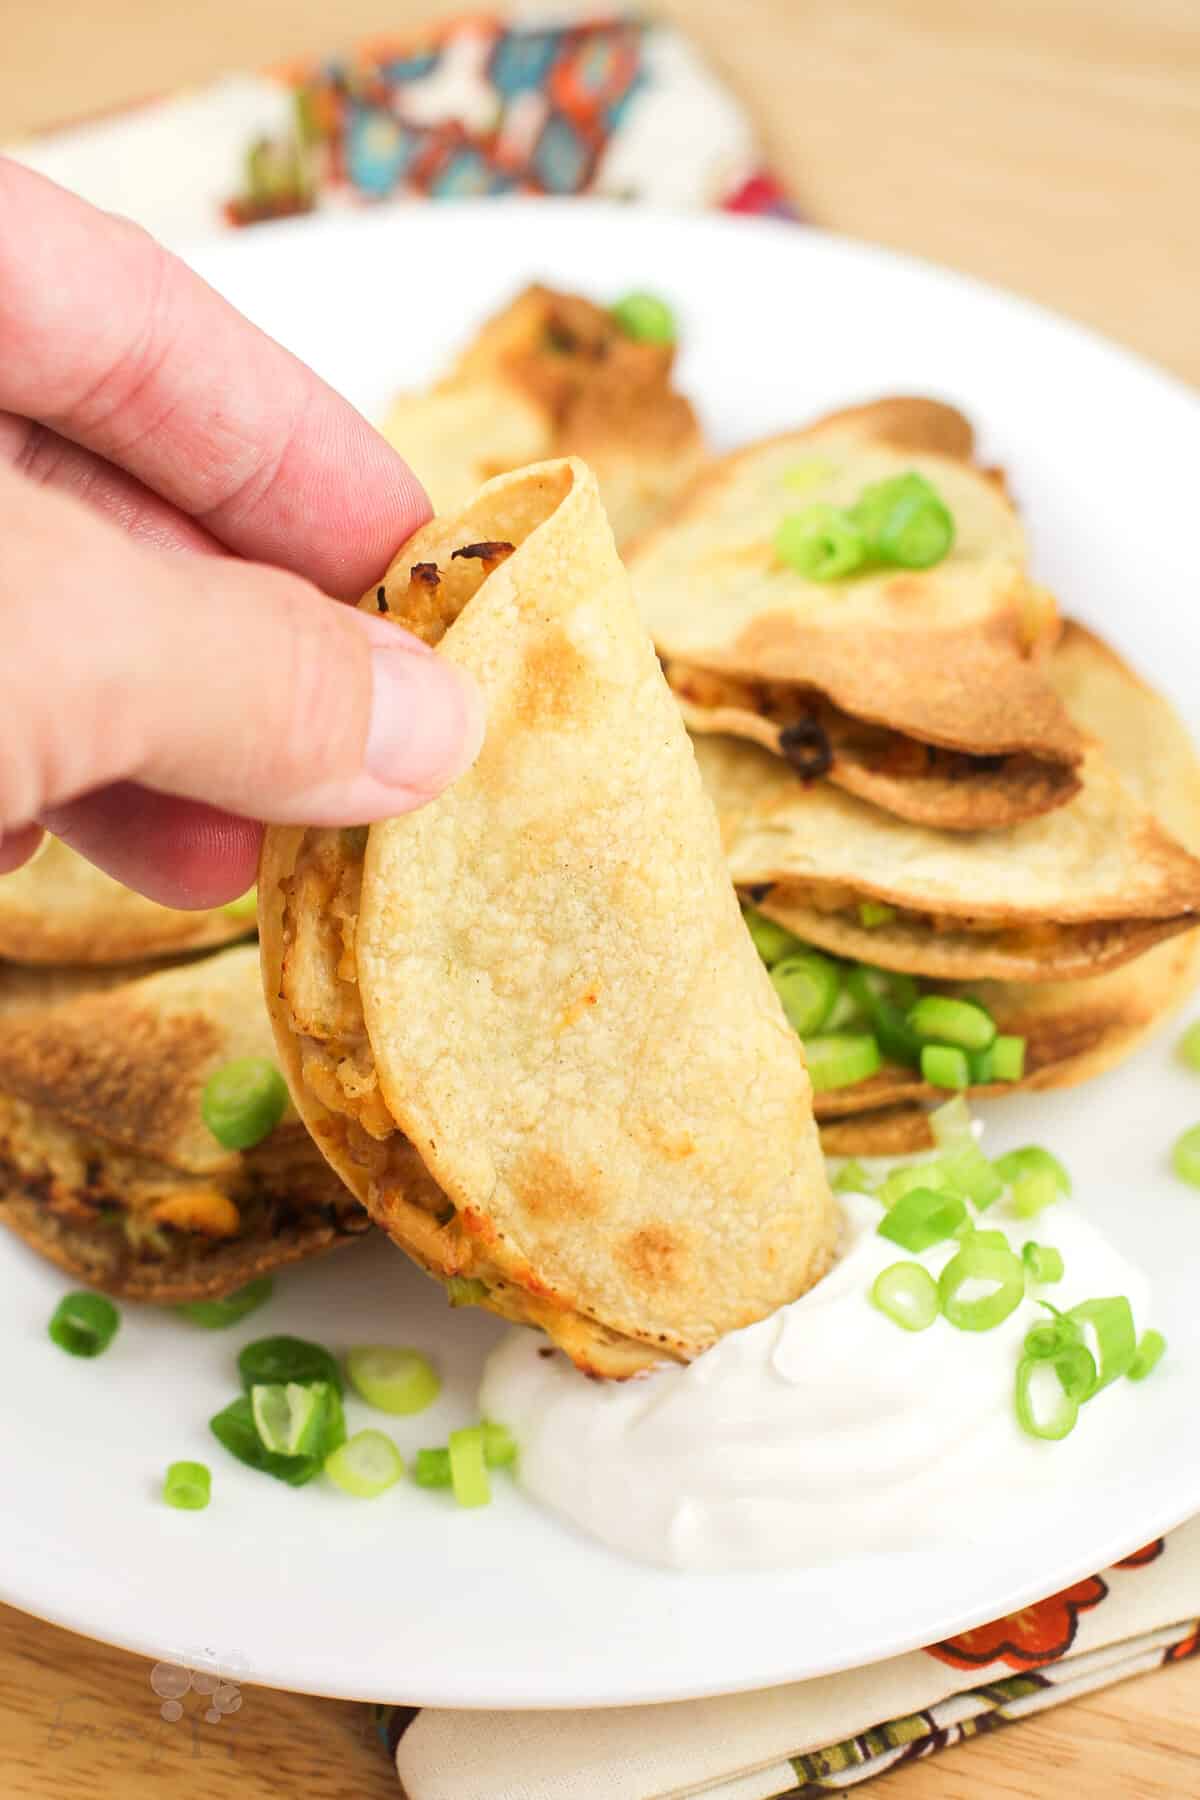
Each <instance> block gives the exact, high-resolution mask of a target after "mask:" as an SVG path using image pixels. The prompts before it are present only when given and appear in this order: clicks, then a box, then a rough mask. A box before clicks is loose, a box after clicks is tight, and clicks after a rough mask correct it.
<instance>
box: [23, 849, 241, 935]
mask: <svg viewBox="0 0 1200 1800" xmlns="http://www.w3.org/2000/svg"><path fill="white" fill-rule="evenodd" d="M253 923H254V922H253V919H247V918H245V917H241V918H238V917H236V916H235V915H233V914H231V913H229V912H227V911H226V910H225V909H224V908H223V907H219V906H218V907H214V908H211V909H210V910H209V911H207V912H177V911H176V910H175V909H174V908H172V907H169V906H159V905H157V904H156V902H155V901H153V900H147V899H146V898H145V896H144V895H143V894H135V893H134V892H133V891H132V889H130V888H127V887H122V885H121V883H120V882H119V881H114V880H113V879H112V876H111V875H105V874H104V873H103V871H102V870H100V869H97V868H96V866H95V865H94V864H93V863H90V862H88V861H86V859H85V858H84V857H82V856H77V855H76V853H75V852H74V851H73V850H68V848H67V846H66V845H65V844H62V843H60V842H59V841H58V839H57V838H49V839H47V840H46V844H45V847H44V849H43V850H42V851H41V853H40V854H39V855H38V856H36V857H35V858H34V859H33V861H32V862H29V863H26V864H25V865H24V866H23V867H22V868H20V869H16V870H14V872H13V873H12V874H11V875H3V876H0V957H8V958H10V959H11V960H12V961H13V962H20V963H67V964H74V965H80V964H101V963H137V962H142V961H144V960H146V959H147V958H151V957H158V956H170V955H174V954H176V953H178V952H182V951H187V950H203V949H210V948H212V947H213V946H215V945H217V944H231V943H233V942H234V940H235V939H237V938H243V937H246V936H247V935H248V934H249V932H250V931H251V930H252V929H253Z"/></svg>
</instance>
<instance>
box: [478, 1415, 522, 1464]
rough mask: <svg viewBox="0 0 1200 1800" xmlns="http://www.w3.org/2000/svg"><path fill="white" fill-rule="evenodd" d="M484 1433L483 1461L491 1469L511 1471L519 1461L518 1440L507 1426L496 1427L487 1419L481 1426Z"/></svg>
mask: <svg viewBox="0 0 1200 1800" xmlns="http://www.w3.org/2000/svg"><path fill="white" fill-rule="evenodd" d="M480 1430H481V1431H482V1432H483V1460H484V1462H485V1463H486V1464H487V1466H488V1468H489V1469H510V1468H511V1467H512V1465H513V1464H514V1463H515V1462H516V1460H517V1440H516V1438H515V1437H514V1436H513V1434H512V1432H511V1431H510V1430H509V1429H508V1426H507V1425H494V1424H493V1423H492V1421H491V1420H490V1419H485V1420H484V1421H483V1423H482V1425H481V1426H480Z"/></svg>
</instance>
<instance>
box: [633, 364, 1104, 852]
mask: <svg viewBox="0 0 1200 1800" xmlns="http://www.w3.org/2000/svg"><path fill="white" fill-rule="evenodd" d="M971 441H972V440H971V429H970V426H969V425H968V424H967V421H966V420H965V419H963V418H962V416H961V414H959V413H956V412H955V411H954V410H953V409H952V408H950V407H946V406H942V405H940V404H939V403H937V402H935V401H930V400H917V399H892V400H882V401H878V402H876V403H875V404H873V405H870V406H862V407H856V408H853V409H851V410H850V411H847V412H841V413H835V414H833V415H831V416H830V417H828V418H826V419H822V420H820V421H818V423H817V424H816V425H814V426H811V427H810V428H809V429H808V430H806V431H799V432H791V433H788V434H786V435H784V436H782V437H777V438H772V439H769V440H767V441H765V442H763V443H759V444H753V445H751V446H749V448H747V449H743V450H740V451H737V452H735V453H734V454H733V455H731V456H727V457H725V458H723V459H722V460H721V461H719V462H717V463H713V464H711V465H710V466H709V467H708V468H707V469H706V470H705V471H704V472H703V473H702V474H701V475H700V476H699V477H698V478H697V479H696V480H695V481H694V482H693V484H692V485H691V487H690V488H689V489H688V491H687V492H686V494H684V495H683V497H682V498H681V499H680V500H679V501H678V502H676V504H675V505H674V506H673V507H672V508H671V510H670V512H669V513H667V514H666V515H665V516H664V517H663V518H662V519H660V520H659V522H658V524H657V525H656V526H654V527H653V528H652V529H651V530H650V531H648V532H647V533H645V534H644V535H643V536H641V537H639V538H638V539H637V540H636V541H635V542H634V543H633V544H632V545H631V546H630V549H629V559H628V560H629V566H630V572H631V575H632V578H633V583H634V591H635V593H636V595H637V598H638V602H639V605H640V606H641V608H642V611H643V614H644V616H645V618H646V621H647V623H648V624H649V626H650V630H651V634H652V636H653V637H654V640H655V642H656V644H657V646H658V649H659V652H660V655H661V656H662V658H663V662H664V666H665V668H666V671H667V676H668V679H669V681H670V682H671V685H672V687H673V688H674V689H675V691H676V693H677V694H678V695H679V698H680V702H681V705H682V706H683V710H684V715H685V718H686V719H687V722H688V724H689V726H690V727H691V729H692V730H693V731H717V732H725V733H729V734H732V735H734V736H739V737H747V738H750V739H752V740H753V741H756V742H758V743H760V744H762V745H764V746H765V747H766V748H767V749H769V750H771V751H772V752H774V753H776V754H777V755H779V756H780V757H782V758H783V759H784V760H785V761H786V762H788V763H789V765H790V766H792V767H793V769H794V770H795V772H796V773H798V774H799V775H800V776H802V777H804V778H809V777H812V778H816V777H819V776H823V777H824V778H825V779H826V780H828V781H830V782H832V783H834V784H835V785H836V786H838V787H841V788H843V789H845V790H846V791H847V792H849V793H852V794H855V795H857V796H859V797H860V798H862V799H865V800H870V801H871V802H873V803H874V804H875V805H876V806H881V807H885V808H887V809H888V810H889V811H891V812H893V813H895V814H896V815H898V816H899V817H901V818H905V819H908V820H910V821H912V822H913V823H916V824H923V825H932V826H937V827H939V828H940V829H942V830H964V831H967V830H970V831H973V830H978V829H982V828H987V827H998V826H1007V825H1011V824H1014V823H1016V822H1017V821H1018V820H1021V819H1026V818H1032V817H1034V816H1036V815H1037V814H1040V813H1043V812H1047V811H1050V810H1051V809H1053V808H1054V807H1056V806H1061V805H1063V804H1065V803H1066V802H1067V801H1068V800H1069V799H1070V798H1071V796H1072V795H1073V794H1074V793H1075V791H1076V789H1077V785H1078V779H1077V773H1076V771H1077V768H1078V765H1079V763H1080V761H1081V758H1082V755H1083V750H1084V744H1083V741H1082V738H1081V736H1080V734H1079V732H1078V731H1077V730H1076V728H1075V727H1074V726H1073V724H1072V723H1071V720H1070V718H1069V717H1068V715H1067V713H1066V711H1065V710H1064V708H1063V707H1062V705H1061V703H1060V701H1059V699H1058V697H1057V695H1056V694H1055V692H1054V690H1053V688H1052V687H1051V686H1050V684H1049V683H1048V682H1047V681H1046V679H1045V676H1044V673H1043V671H1042V669H1041V666H1040V661H1041V653H1042V652H1044V650H1045V649H1046V648H1047V647H1048V646H1049V645H1050V644H1051V643H1052V642H1053V639H1054V635H1055V630H1056V620H1055V613H1054V607H1053V603H1052V602H1051V601H1050V600H1049V598H1048V596H1047V595H1046V594H1045V593H1044V591H1043V590H1041V589H1039V588H1037V587H1035V586H1034V584H1033V583H1032V582H1031V581H1030V579H1029V576H1028V574H1027V570H1026V548H1025V539H1024V533H1023V531H1022V529H1021V525H1020V521H1019V520H1018V518H1017V515H1016V513H1015V512H1014V510H1013V507H1012V505H1011V503H1010V501H1009V499H1008V497H1007V494H1006V493H1005V490H1004V486H1003V482H1002V481H1001V480H1000V479H999V478H998V477H997V476H996V475H995V474H994V472H991V471H988V470H984V469H982V468H979V467H978V466H977V465H975V464H974V463H972V462H971V461H970V451H971ZM913 469H915V470H918V471H919V472H920V473H922V474H924V475H925V476H927V477H928V479H929V480H931V481H932V482H933V483H934V485H935V486H936V487H937V489H938V490H939V492H940V493H941V495H942V497H943V499H944V500H945V502H946V504H947V505H948V506H949V508H950V510H951V512H952V513H953V515H954V519H955V525H956V540H955V544H954V547H953V548H952V550H951V552H950V554H949V555H948V556H946V557H945V558H944V559H943V561H942V562H940V563H938V564H936V565H935V566H934V567H933V568H929V569H923V570H916V569H875V570H869V571H867V572H866V573H864V574H861V575H857V576H855V577H854V578H853V579H850V580H846V581H841V582H836V583H829V582H811V581H808V580H806V579H805V578H804V577H803V576H801V575H799V574H797V573H796V572H795V571H794V570H793V569H790V568H789V567H787V566H786V565H785V564H783V563H782V562H780V560H779V558H778V557H777V556H776V554H775V551H774V548H773V539H774V535H775V532H776V530H777V528H778V526H779V524H780V522H781V521H782V520H783V518H784V517H785V516H786V515H787V514H789V513H792V512H795V511H797V510H798V509H800V508H802V507H805V506H808V505H811V504H830V505H834V506H839V507H841V506H847V505H850V504H852V503H853V501H854V500H855V499H856V498H857V497H858V495H859V494H860V493H861V492H862V491H863V489H864V488H865V487H867V486H868V485H870V484H871V483H874V482H878V481H882V480H887V479H890V478H891V477H893V476H896V475H899V474H902V473H904V472H906V471H908V470H913Z"/></svg>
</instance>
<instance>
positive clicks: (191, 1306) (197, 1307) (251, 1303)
mask: <svg viewBox="0 0 1200 1800" xmlns="http://www.w3.org/2000/svg"><path fill="white" fill-rule="evenodd" d="M274 1287H275V1283H274V1282H273V1281H272V1280H271V1277H270V1276H269V1275H260V1276H259V1277H258V1278H257V1280H255V1281H248V1282H247V1283H246V1285H245V1287H240V1288H238V1289H237V1291H236V1293H232V1294H224V1295H222V1297H221V1298H220V1299H219V1300H185V1301H184V1302H183V1303H182V1304H181V1305H179V1306H177V1307H176V1308H175V1311H176V1312H177V1313H181V1314H182V1315H183V1317H184V1318H185V1319H190V1320H191V1322H192V1324H193V1325H203V1326H204V1328H205V1330H207V1331H224V1329H225V1327H226V1326H227V1325H236V1324H237V1323H238V1322H239V1320H241V1319H244V1318H246V1316H247V1315H248V1314H249V1313H252V1312H257V1310H258V1308H259V1307H260V1306H265V1305H266V1303H267V1301H268V1300H269V1299H270V1298H271V1294H272V1292H273V1290H274Z"/></svg>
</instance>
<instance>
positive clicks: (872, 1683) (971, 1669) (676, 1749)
mask: <svg viewBox="0 0 1200 1800" xmlns="http://www.w3.org/2000/svg"><path fill="white" fill-rule="evenodd" d="M1198 1615H1200V1519H1197V1520H1193V1521H1191V1522H1190V1523H1189V1524H1187V1525H1184V1526H1181V1527H1180V1529H1179V1530H1178V1531H1176V1532H1174V1533H1172V1535H1171V1536H1170V1537H1168V1538H1158V1539H1156V1540H1155V1542H1154V1543H1152V1544H1147V1545H1146V1546H1145V1548H1144V1549H1142V1550H1139V1551H1137V1552H1135V1554H1134V1555H1132V1556H1127V1557H1126V1558H1125V1559H1124V1561H1123V1562H1119V1563H1117V1565H1116V1566H1115V1568H1112V1569H1106V1570H1105V1572H1104V1574H1103V1575H1091V1576H1089V1577H1088V1578H1087V1579H1086V1580H1084V1581H1077V1582H1076V1583H1075V1584H1074V1586H1073V1587H1069V1588H1065V1589H1064V1590H1063V1592H1062V1593H1059V1594H1054V1595H1052V1596H1051V1597H1050V1599H1048V1600H1042V1601H1039V1602H1038V1604H1037V1605H1035V1606H1029V1607H1026V1608H1025V1609H1024V1611H1022V1612H1019V1613H1014V1614H1013V1615H1012V1616H1011V1617H1010V1618H1006V1619H998V1620H997V1621H996V1622H995V1623H994V1624H992V1625H981V1626H979V1627H978V1628H977V1629H976V1630H974V1631H967V1632H964V1633H963V1634H962V1635H961V1636H960V1637H956V1638H949V1639H947V1640H946V1642H945V1643H941V1644H933V1645H931V1646H930V1647H929V1649H927V1650H916V1651H913V1652H912V1653H911V1654H910V1655H908V1656H897V1657H893V1658H892V1660H891V1661H889V1662H884V1663H876V1664H874V1665H872V1666H870V1667H867V1668H862V1669H850V1670H847V1671H846V1672H845V1673H844V1674H841V1675H829V1676H825V1677H823V1678H822V1679H819V1680H816V1681H803V1682H796V1683H795V1684H793V1685H792V1686H790V1687H781V1688H770V1689H767V1690H765V1691H763V1692H762V1693H758V1694H731V1695H729V1696H728V1697H726V1698H722V1699H717V1700H693V1701H683V1702H679V1703H676V1704H673V1705H667V1706H644V1707H619V1708H615V1709H613V1710H610V1711H600V1712H569V1713H568V1712H541V1713H538V1712H523V1713H464V1712H443V1711H438V1710H435V1709H432V1708H431V1709H427V1710H425V1711H423V1712H415V1711H414V1710H413V1709H412V1708H408V1707H391V1708H382V1709H380V1713H379V1724H380V1730H381V1733H382V1734H383V1736H384V1738H385V1740H386V1742H387V1743H388V1745H389V1747H390V1748H392V1749H393V1750H394V1752H395V1757H396V1767H397V1769H398V1771H399V1774H400V1779H401V1782H402V1784H403V1788H404V1792H405V1793H406V1795H408V1797H409V1800H499V1797H500V1796H502V1795H503V1796H506V1797H512V1800H516V1797H517V1796H519V1800H687V1797H688V1796H692V1795H700V1794H703V1795H704V1796H705V1800H785V1797H786V1800H817V1796H818V1795H828V1794H829V1793H830V1792H834V1791H838V1790H840V1789H843V1788H851V1787H855V1786H857V1785H858V1783H860V1782H863V1781H867V1780H869V1779H870V1777H871V1776H872V1775H880V1774H882V1773H883V1772H884V1771H885V1770H887V1769H894V1768H895V1767H896V1766H897V1765H898V1764H899V1763H903V1762H911V1761H915V1760H917V1759H918V1758H920V1757H923V1756H930V1755H932V1754H933V1752H934V1751H937V1750H944V1749H945V1748H946V1747H947V1746H948V1745H951V1744H957V1743H959V1742H961V1741H962V1740H963V1739H964V1738H969V1737H975V1736H977V1735H978V1734H979V1733H980V1732H984V1731H994V1730H996V1729H997V1727H999V1726H1001V1725H1009V1724H1013V1723H1015V1722H1016V1721H1017V1720H1019V1719H1024V1718H1028V1717H1029V1716H1030V1714H1032V1713H1037V1712H1043V1711H1045V1710H1046V1709H1047V1708H1048V1707H1051V1706H1059V1705H1061V1704H1062V1703H1063V1701H1065V1700H1074V1699H1075V1698H1076V1697H1077V1696H1078V1695H1081V1694H1087V1693H1091V1692H1092V1691H1093V1690H1094V1689H1096V1688H1101V1687H1107V1686H1109V1685H1110V1684H1111V1683H1113V1682H1117V1681H1124V1680H1125V1679H1126V1677H1127V1676H1130V1675H1141V1674H1143V1673H1145V1671H1146V1670H1148V1669H1157V1668H1160V1667H1161V1666H1162V1665H1163V1664H1164V1663H1172V1662H1180V1661H1182V1660H1183V1659H1184V1658H1185V1657H1188V1656H1194V1655H1195V1654H1196V1651H1197V1649H1200V1617H1198Z"/></svg>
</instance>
